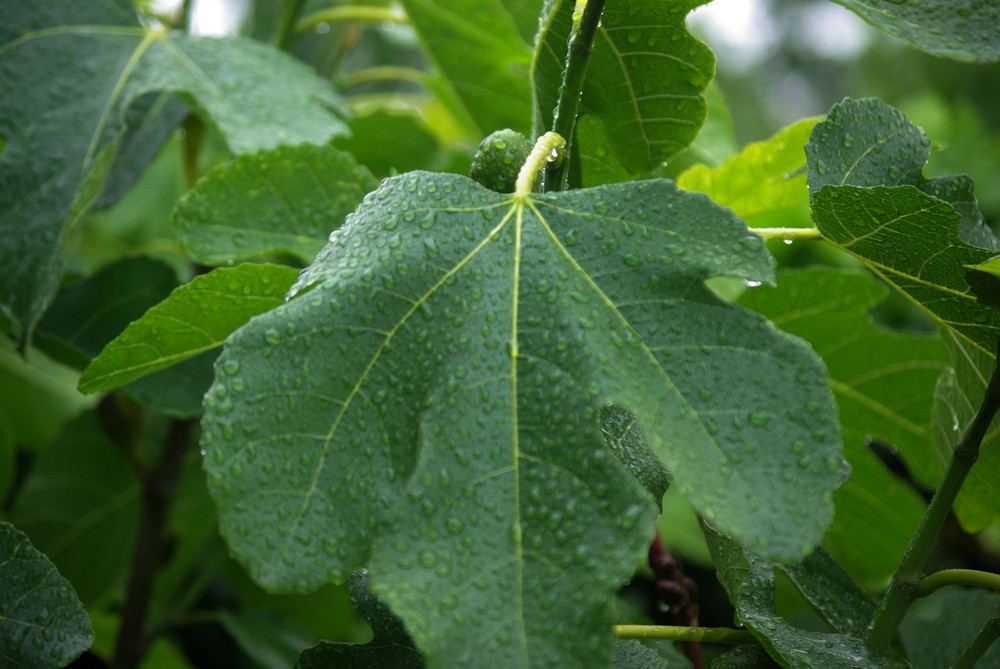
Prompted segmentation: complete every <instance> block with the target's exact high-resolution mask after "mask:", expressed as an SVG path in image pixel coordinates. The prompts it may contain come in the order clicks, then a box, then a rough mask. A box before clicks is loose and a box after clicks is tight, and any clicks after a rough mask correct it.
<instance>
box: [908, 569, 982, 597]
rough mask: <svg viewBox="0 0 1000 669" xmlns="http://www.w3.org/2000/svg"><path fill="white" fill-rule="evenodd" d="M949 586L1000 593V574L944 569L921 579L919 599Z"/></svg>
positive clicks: (918, 587)
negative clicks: (966, 586) (962, 586)
mask: <svg viewBox="0 0 1000 669" xmlns="http://www.w3.org/2000/svg"><path fill="white" fill-rule="evenodd" d="M948 585H971V586H973V587H976V588H984V589H986V590H997V591H1000V574H991V573H990V572H988V571H979V570H977V569H944V570H942V571H939V572H935V573H933V574H930V575H928V576H924V577H923V578H922V579H920V583H918V584H917V597H926V596H927V595H929V594H931V593H932V592H935V591H937V590H940V589H941V588H943V587H945V586H948Z"/></svg>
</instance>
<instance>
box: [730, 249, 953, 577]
mask: <svg viewBox="0 0 1000 669" xmlns="http://www.w3.org/2000/svg"><path fill="white" fill-rule="evenodd" d="M886 292H887V291H886V290H885V288H883V287H882V286H881V285H879V284H878V282H877V281H876V280H875V279H874V278H872V277H871V276H868V275H864V274H856V273H847V272H838V271H831V270H821V269H813V270H805V271H799V272H789V273H786V274H782V275H780V277H779V281H778V286H777V287H776V288H768V287H761V288H756V289H753V290H748V291H746V292H744V293H743V295H742V296H741V297H740V300H739V302H740V304H742V305H743V306H746V307H749V308H751V309H754V310H755V311H759V312H760V313H762V314H764V315H765V316H767V317H768V318H769V319H771V320H772V321H773V322H774V323H775V324H776V325H777V326H778V327H780V328H781V329H782V330H784V331H786V332H789V333H791V334H794V335H797V336H799V337H802V338H803V339H805V340H806V341H808V342H809V343H810V344H812V346H813V348H814V349H815V350H816V352H817V353H818V354H819V356H820V357H821V358H823V361H824V362H825V363H826V365H827V368H828V370H829V372H830V387H831V388H832V389H833V392H834V395H835V396H836V398H837V404H838V406H839V407H840V422H841V425H842V426H843V430H844V452H845V455H846V457H847V461H848V462H849V463H850V464H851V467H852V469H853V472H852V474H851V478H850V480H848V482H847V483H846V484H845V485H844V487H842V488H841V489H840V490H838V491H837V492H836V493H834V503H835V505H836V509H837V512H836V516H835V518H834V523H833V526H832V527H831V529H830V533H829V534H828V535H827V538H826V546H827V548H828V549H829V550H830V552H831V553H833V555H834V556H835V557H836V558H837V559H838V560H839V561H840V562H841V563H843V564H844V565H845V566H846V567H847V568H848V570H849V571H850V572H851V573H852V574H853V575H854V576H855V578H857V579H859V580H861V581H862V582H864V583H870V584H878V583H880V582H881V581H882V580H883V579H885V578H886V577H888V576H889V575H891V574H892V573H893V572H894V571H895V569H896V566H897V565H898V563H899V559H900V557H901V556H902V554H903V551H904V550H905V549H906V546H907V544H908V543H909V541H910V537H911V535H912V534H913V531H914V530H915V529H916V526H917V524H918V523H919V522H920V518H921V516H922V515H923V512H924V508H925V506H926V503H925V502H924V501H923V500H922V499H921V498H920V496H919V495H917V494H916V492H914V491H913V489H912V488H910V486H908V485H906V484H905V483H903V482H902V481H900V480H899V479H898V478H897V477H896V476H895V475H893V474H892V473H891V472H889V471H888V470H887V469H886V467H885V465H884V464H883V463H882V462H881V461H880V460H879V459H878V458H877V457H876V456H875V455H874V454H873V453H872V452H871V450H870V449H869V448H868V447H867V446H866V441H867V440H868V439H869V438H875V439H877V440H879V441H880V442H883V443H886V444H890V445H892V446H894V447H896V448H897V449H899V452H900V453H901V454H902V455H903V457H904V458H905V459H906V462H907V463H908V464H909V465H910V467H911V469H912V470H913V472H914V474H915V475H916V476H917V478H918V479H919V480H920V481H922V482H923V483H924V484H925V485H927V486H928V487H931V488H933V487H934V486H935V485H936V483H937V481H938V480H939V479H940V475H941V469H940V467H941V462H940V458H939V455H938V453H937V451H936V450H935V448H934V447H933V442H934V437H933V432H932V429H931V412H932V407H933V399H934V393H933V388H934V384H935V383H936V382H937V378H938V376H939V375H940V374H941V373H942V372H943V371H944V370H945V368H946V367H947V364H948V356H947V352H946V351H945V348H944V346H943V345H942V343H941V341H940V339H939V338H938V337H936V336H926V335H915V334H908V333H902V332H893V331H891V330H887V329H885V328H881V327H877V326H875V325H874V324H873V323H872V321H871V318H870V317H869V315H868V313H867V312H868V310H869V309H871V308H872V307H873V306H875V305H876V304H878V303H879V302H881V301H882V300H884V299H885V297H886Z"/></svg>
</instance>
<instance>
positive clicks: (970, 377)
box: [934, 328, 1000, 532]
mask: <svg viewBox="0 0 1000 669" xmlns="http://www.w3.org/2000/svg"><path fill="white" fill-rule="evenodd" d="M942 336H943V337H944V342H945V345H946V346H947V348H948V353H949V355H950V356H951V364H952V369H949V370H948V371H947V372H946V373H944V374H942V375H941V378H940V379H939V380H938V383H937V387H936V388H935V389H934V441H935V443H936V445H937V449H936V453H937V456H938V462H939V475H938V477H939V478H940V476H941V475H943V474H944V470H945V467H946V466H947V464H948V461H949V459H950V458H951V455H952V452H953V451H954V450H955V444H956V443H957V442H958V438H959V437H960V436H961V435H962V432H963V430H965V428H966V427H967V426H968V424H969V423H970V422H971V421H972V418H973V416H975V415H976V411H978V410H979V405H980V404H982V401H983V395H984V394H985V392H986V384H987V381H988V380H989V378H990V375H991V374H992V373H993V366H994V365H995V364H996V360H995V359H994V358H993V356H990V355H987V354H986V353H985V352H984V351H983V350H982V349H980V348H977V347H975V346H973V345H971V344H970V343H969V342H968V341H966V340H964V339H962V338H961V337H958V336H957V335H956V334H955V333H954V332H952V331H950V330H947V329H945V328H942ZM997 471H1000V424H997V423H996V422H994V424H993V425H992V426H991V427H990V429H989V430H987V432H986V435H985V436H984V437H983V441H982V444H981V445H980V447H979V458H978V459H977V460H976V464H975V465H973V467H972V471H970V472H969V475H968V477H967V478H966V479H965V483H963V484H962V489H961V490H960V491H959V493H958V497H957V498H956V499H955V503H954V506H953V509H954V511H955V514H956V515H957V516H958V519H959V521H960V522H961V523H962V527H963V528H965V530H966V531H967V532H979V531H981V530H984V529H986V528H987V527H990V526H991V525H993V524H995V523H996V522H997V521H998V520H1000V480H998V478H997V475H996V473H997Z"/></svg>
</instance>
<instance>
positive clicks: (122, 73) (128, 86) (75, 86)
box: [0, 1, 346, 348]
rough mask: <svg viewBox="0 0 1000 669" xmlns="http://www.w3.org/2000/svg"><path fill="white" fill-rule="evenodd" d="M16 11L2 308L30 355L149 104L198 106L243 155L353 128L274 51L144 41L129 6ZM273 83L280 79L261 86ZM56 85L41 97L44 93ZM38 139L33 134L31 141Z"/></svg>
mask: <svg viewBox="0 0 1000 669" xmlns="http://www.w3.org/2000/svg"><path fill="white" fill-rule="evenodd" d="M79 5H80V3H76V2H69V1H60V2H56V3H46V4H45V5H44V6H42V5H39V4H36V3H22V2H15V1H9V2H5V3H4V6H3V13H4V32H3V33H2V34H0V39H2V41H3V43H4V46H3V47H2V48H0V72H2V78H0V85H2V87H3V89H4V90H6V91H12V92H15V94H13V95H5V96H4V99H3V102H2V103H0V134H2V135H3V136H4V137H6V138H7V140H8V141H7V143H6V145H5V147H4V152H3V154H0V181H2V183H4V188H3V189H2V191H0V212H2V216H3V218H4V221H5V224H4V225H3V226H2V227H0V264H2V265H3V267H5V268H6V270H5V272H4V277H3V279H2V283H0V295H2V298H0V300H2V304H3V305H5V308H6V309H9V313H10V315H11V316H12V317H13V318H14V321H13V324H12V325H13V332H14V334H15V335H16V336H18V337H19V338H20V345H21V347H22V348H23V347H24V346H25V344H26V342H27V341H28V339H29V338H30V336H31V333H32V331H33V330H34V328H35V325H36V323H37V322H38V320H39V318H40V317H41V315H42V314H43V313H44V311H45V308H46V306H47V305H48V303H49V302H50V301H51V299H52V297H53V295H54V294H55V292H56V290H57V288H58V285H59V279H60V276H61V268H62V254H63V240H64V238H65V235H66V231H67V229H68V228H69V227H71V226H72V225H73V224H74V223H75V222H76V221H78V220H79V218H80V217H81V216H83V215H84V214H85V213H86V212H87V210H88V209H89V208H90V207H91V206H92V204H93V203H94V200H95V199H96V198H97V197H98V196H99V194H100V192H101V190H102V187H103V185H104V183H105V181H106V180H107V178H108V171H109V169H110V166H111V164H112V162H113V160H114V158H115V154H116V152H117V150H118V147H119V145H120V144H121V142H122V140H123V137H124V136H125V133H126V130H127V127H128V126H127V121H129V120H131V122H132V123H134V124H138V123H141V122H142V121H143V119H129V118H128V114H127V112H128V110H129V108H130V107H131V106H132V105H133V104H134V103H135V102H136V101H137V100H139V99H140V98H142V97H143V96H146V95H148V94H150V93H156V92H160V91H168V92H171V93H178V94H182V95H184V96H185V98H186V99H188V100H190V102H191V103H192V104H193V105H194V106H195V108H196V109H198V110H199V111H200V112H201V113H204V114H205V116H206V117H207V118H208V119H210V120H211V121H212V122H213V123H214V124H215V125H216V126H217V127H218V128H219V129H220V130H221V131H222V132H223V133H224V135H225V137H226V139H227V142H228V144H229V146H230V147H231V148H232V149H233V150H234V151H236V152H245V151H253V150H256V149H260V148H267V147H273V146H277V145H279V144H283V143H299V142H307V141H312V142H323V141H325V140H328V139H330V138H331V137H333V136H335V135H337V134H341V133H343V132H344V131H345V130H346V126H345V125H344V123H343V121H341V120H340V119H339V118H338V117H337V116H336V115H335V114H334V112H333V110H342V109H343V104H342V102H341V101H340V98H339V97H338V96H337V95H336V94H334V93H333V92H332V91H331V90H330V89H329V87H327V86H326V85H325V84H324V83H323V82H322V81H321V80H320V79H318V78H317V77H315V76H314V75H313V74H312V73H311V72H309V70H308V69H307V68H305V67H303V66H302V65H301V64H300V63H296V62H295V61H293V60H291V59H289V58H287V56H284V55H282V54H276V53H274V52H273V51H272V50H270V49H268V48H266V47H264V46H263V45H261V44H258V43H255V42H252V41H249V40H240V39H231V40H219V39H211V38H203V37H196V36H188V35H173V34H169V33H167V32H164V31H159V30H152V29H148V28H143V27H140V26H139V25H138V22H137V21H136V19H135V17H129V15H128V14H129V12H128V10H127V9H125V8H124V6H118V5H107V6H105V5H102V4H100V3H83V7H80V6H79ZM261 72H269V73H270V76H268V77H266V81H267V85H263V86H262V85H260V84H261V83H263V81H262V80H261V75H260V73H261ZM39 81H44V82H46V85H45V86H38V85H37V82H39ZM25 128H30V132H27V133H25V132H22V131H23V129H25Z"/></svg>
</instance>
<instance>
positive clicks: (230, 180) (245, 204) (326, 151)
mask: <svg viewBox="0 0 1000 669" xmlns="http://www.w3.org/2000/svg"><path fill="white" fill-rule="evenodd" d="M376 185H377V182H376V181H375V177H373V176H372V175H371V172H369V171H368V168H366V167H364V166H361V165H358V164H357V162H356V161H355V160H354V158H353V157H352V156H351V155H350V154H348V153H343V152H341V151H338V150H337V149H334V148H333V147H332V146H313V145H310V144H303V145H299V146H294V147H285V146H283V147H279V148H276V149H272V150H270V151H262V152H260V153H255V154H250V155H244V156H239V157H238V158H236V159H235V160H233V161H232V162H230V163H226V164H225V165H221V166H219V167H218V168H216V169H214V170H212V171H211V172H209V173H208V174H207V175H205V177H204V178H203V179H202V180H201V181H200V182H198V185H197V186H196V187H195V188H193V189H192V190H191V191H190V193H188V195H187V196H185V197H184V199H183V200H182V201H181V202H180V203H178V205H177V208H176V209H174V213H173V215H172V217H171V219H172V223H173V226H174V229H175V230H176V231H177V237H178V239H179V240H180V242H181V244H183V245H184V247H185V248H186V249H187V251H188V253H190V254H191V257H192V258H194V259H195V260H197V261H198V262H201V263H205V264H206V265H222V264H225V263H231V262H234V261H238V260H247V259H250V258H256V257H259V256H263V255H268V254H275V253H280V252H285V253H290V254H292V255H294V256H295V257H296V258H298V259H300V260H303V261H305V262H309V261H310V260H312V259H313V258H314V257H315V256H316V254H317V253H318V252H319V250H320V249H321V248H323V243H324V242H325V241H326V237H327V236H328V235H329V233H330V231H331V230H333V229H335V228H336V227H337V226H339V225H340V223H341V222H342V221H343V220H344V217H345V216H347V214H349V213H351V211H353V210H354V208H355V207H357V206H358V204H359V203H360V202H361V198H363V197H364V195H365V193H367V192H368V191H370V190H372V189H373V188H375V186H376ZM248 222H249V224H248Z"/></svg>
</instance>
